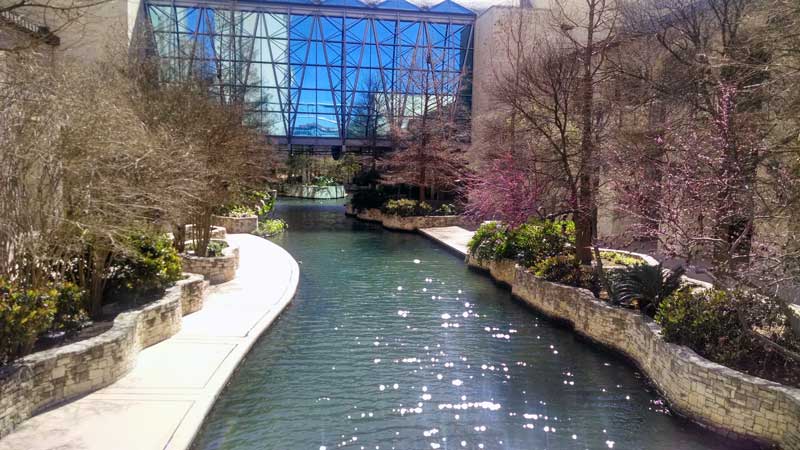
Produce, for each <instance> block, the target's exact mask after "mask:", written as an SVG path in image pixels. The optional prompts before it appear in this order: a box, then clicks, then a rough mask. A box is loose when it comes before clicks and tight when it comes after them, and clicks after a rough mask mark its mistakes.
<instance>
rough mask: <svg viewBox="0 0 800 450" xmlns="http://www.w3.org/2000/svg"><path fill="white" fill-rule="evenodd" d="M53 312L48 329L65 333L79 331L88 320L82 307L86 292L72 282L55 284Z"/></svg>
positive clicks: (69, 333)
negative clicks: (51, 321) (55, 293)
mask: <svg viewBox="0 0 800 450" xmlns="http://www.w3.org/2000/svg"><path fill="white" fill-rule="evenodd" d="M54 289H55V290H56V292H57V295H56V296H55V299H54V300H55V302H54V303H55V314H54V316H53V323H52V324H51V326H50V331H57V332H63V333H65V334H67V335H71V334H74V333H76V332H78V331H80V329H81V328H83V326H84V325H85V324H86V323H87V321H88V320H89V316H88V315H87V314H86V310H85V309H84V301H85V295H86V292H85V291H84V290H82V289H81V288H79V287H78V286H77V285H75V284H74V283H69V282H64V283H60V284H57V285H55V287H54Z"/></svg>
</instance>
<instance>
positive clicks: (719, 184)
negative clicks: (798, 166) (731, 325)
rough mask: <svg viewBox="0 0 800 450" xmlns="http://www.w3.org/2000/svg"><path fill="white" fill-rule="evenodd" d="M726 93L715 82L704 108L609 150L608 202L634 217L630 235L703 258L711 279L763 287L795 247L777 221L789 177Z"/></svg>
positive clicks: (793, 181)
mask: <svg viewBox="0 0 800 450" xmlns="http://www.w3.org/2000/svg"><path fill="white" fill-rule="evenodd" d="M736 95H737V90H736V89H735V88H734V87H731V86H725V85H721V86H720V87H719V89H718V93H717V98H716V103H715V108H714V110H713V111H712V113H711V114H709V116H708V117H706V118H702V117H701V118H697V119H695V120H693V121H692V122H691V123H690V124H688V125H684V126H680V127H677V126H674V127H668V128H667V129H666V131H665V132H664V133H663V135H661V136H659V137H657V138H656V139H654V141H651V142H642V143H641V145H639V146H636V145H634V146H633V147H629V148H618V149H614V163H613V164H612V167H613V177H612V178H613V181H614V186H615V188H616V192H617V194H618V197H619V202H618V208H620V209H621V210H623V211H624V212H625V213H627V214H628V215H630V216H632V217H633V218H634V219H635V224H634V225H633V228H634V231H635V232H636V233H637V234H638V235H639V237H643V238H647V239H652V240H655V241H657V242H658V244H659V249H660V251H661V252H662V253H664V254H666V255H667V256H671V257H679V258H683V259H685V260H686V261H687V262H688V263H689V264H695V263H698V264H700V265H702V266H706V267H707V268H708V273H709V274H710V275H711V276H712V277H714V278H715V280H716V281H717V283H719V284H721V285H739V284H741V283H754V282H755V283H757V284H759V285H761V286H764V285H765V284H768V283H771V282H773V281H775V280H776V279H777V278H776V277H775V275H776V274H777V273H778V272H781V273H782V274H783V275H781V276H784V275H787V274H786V272H785V270H783V269H780V268H781V267H783V268H786V267H788V266H787V261H788V260H787V259H786V258H790V257H791V255H793V254H795V251H794V250H792V249H791V248H790V246H791V242H789V240H787V228H786V227H785V221H786V220H787V219H788V218H789V217H790V215H791V209H792V208H793V207H794V206H795V205H797V196H796V194H797V192H798V190H797V188H798V182H797V176H796V174H794V175H793V174H792V173H791V170H792V169H791V165H787V164H785V163H784V161H781V157H780V156H779V155H777V154H776V153H775V152H772V151H770V148H769V146H768V145H767V140H766V136H765V134H764V133H762V132H760V131H759V127H758V124H757V123H755V122H756V120H755V118H753V117H750V116H747V115H745V114H743V113H738V112H737V109H736ZM782 222H783V223H784V225H783V226H781V223H782ZM779 255H780V256H779ZM779 261H780V262H779ZM766 277H772V278H773V280H772V281H768V280H767V279H766Z"/></svg>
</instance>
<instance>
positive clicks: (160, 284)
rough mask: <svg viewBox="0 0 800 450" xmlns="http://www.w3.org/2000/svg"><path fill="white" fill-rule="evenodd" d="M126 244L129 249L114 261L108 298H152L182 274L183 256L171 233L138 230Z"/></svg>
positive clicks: (107, 293) (108, 284) (135, 299)
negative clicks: (162, 233) (166, 234)
mask: <svg viewBox="0 0 800 450" xmlns="http://www.w3.org/2000/svg"><path fill="white" fill-rule="evenodd" d="M126 244H127V247H128V253H127V254H123V255H118V256H116V257H115V258H114V260H113V261H112V263H111V267H110V269H109V275H108V279H107V282H106V298H110V299H112V300H134V301H138V300H143V299H146V298H151V297H154V296H157V295H160V294H161V293H163V292H164V290H166V289H167V288H168V287H169V286H171V285H173V284H174V283H175V282H176V281H177V280H179V279H180V278H181V258H180V256H178V252H177V251H176V250H175V248H174V247H173V246H172V241H171V240H170V239H169V238H168V237H167V236H164V235H153V234H148V233H138V234H135V235H132V236H130V237H129V238H128V241H127V243H126Z"/></svg>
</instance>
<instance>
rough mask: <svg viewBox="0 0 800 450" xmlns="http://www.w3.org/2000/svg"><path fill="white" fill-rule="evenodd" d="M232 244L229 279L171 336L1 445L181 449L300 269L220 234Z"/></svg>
mask: <svg viewBox="0 0 800 450" xmlns="http://www.w3.org/2000/svg"><path fill="white" fill-rule="evenodd" d="M228 241H229V242H230V243H231V244H232V245H238V246H239V247H240V265H239V270H238V272H237V275H236V278H235V279H234V280H233V281H230V282H228V283H224V284H220V285H217V286H214V287H212V288H210V291H209V293H208V296H207V298H206V300H205V306H204V307H203V309H202V310H201V311H198V312H196V313H194V314H191V315H189V316H186V317H184V319H183V326H182V329H181V331H180V332H179V333H178V334H176V335H175V336H173V337H171V338H169V339H167V340H165V341H162V342H160V343H158V344H156V345H153V346H152V347H148V348H147V349H144V350H142V352H141V353H139V357H138V359H137V362H136V367H135V368H134V369H133V370H132V371H131V372H130V373H129V374H128V375H126V376H125V377H123V378H121V379H120V380H118V381H117V382H115V383H113V384H111V385H110V386H108V387H106V388H104V389H101V390H99V391H96V392H94V393H92V394H89V395H87V396H85V397H83V398H81V399H79V400H76V401H74V402H71V403H67V404H65V405H62V406H60V407H58V408H55V409H52V410H50V411H47V412H45V413H42V414H40V415H38V416H36V417H33V418H31V419H29V420H28V421H26V422H25V423H23V424H22V425H20V426H19V427H18V428H17V430H16V431H15V432H13V433H12V434H10V435H8V436H6V437H5V438H3V439H2V440H0V450H12V449H13V450H18V449H28V450H47V449H59V450H95V449H97V450H108V449H114V450H151V449H152V450H156V449H166V450H185V449H188V448H190V447H191V445H192V441H193V440H194V438H195V435H196V434H197V432H198V431H199V430H200V427H201V426H202V424H203V421H204V419H205V417H206V415H207V414H208V412H209V411H210V410H211V407H212V406H213V404H214V401H215V400H216V399H217V397H218V396H219V394H220V393H221V392H222V389H223V388H224V387H225V385H226V384H227V382H228V380H229V379H230V377H231V375H233V373H234V372H235V370H236V368H237V367H238V365H239V363H240V362H241V361H242V360H243V359H244V357H245V356H246V355H247V353H248V351H249V350H250V348H251V347H252V346H253V344H254V343H255V342H256V340H257V339H258V338H259V336H261V334H262V333H263V332H264V330H266V329H267V328H269V326H270V325H271V324H272V322H273V321H274V320H275V319H276V318H277V317H278V316H279V315H280V313H281V312H282V311H283V309H284V308H285V307H286V306H287V305H288V304H289V302H290V301H291V300H292V298H293V297H294V294H295V291H296V290H297V284H298V280H299V267H298V265H297V262H296V261H295V260H294V258H292V256H291V255H289V253H288V252H286V251H285V250H284V249H282V248H281V247H279V246H278V245H275V244H273V243H271V242H269V241H266V240H264V239H262V238H259V237H256V236H252V235H244V234H239V235H237V234H233V235H228Z"/></svg>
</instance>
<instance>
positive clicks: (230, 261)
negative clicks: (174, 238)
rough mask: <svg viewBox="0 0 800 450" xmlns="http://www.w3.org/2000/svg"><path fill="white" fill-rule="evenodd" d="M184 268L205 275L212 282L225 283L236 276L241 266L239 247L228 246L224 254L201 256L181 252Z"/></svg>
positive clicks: (223, 251)
mask: <svg viewBox="0 0 800 450" xmlns="http://www.w3.org/2000/svg"><path fill="white" fill-rule="evenodd" d="M181 261H182V263H183V270H185V271H186V272H191V273H197V274H200V275H203V276H204V277H205V278H206V280H208V281H209V282H210V283H211V284H220V283H225V282H226V281H231V280H232V279H233V278H234V277H235V276H236V269H237V268H239V247H235V246H233V247H226V248H224V249H223V250H222V256H215V257H213V258H211V257H201V256H194V255H187V254H181Z"/></svg>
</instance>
